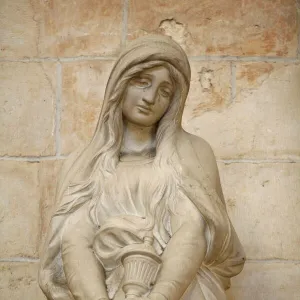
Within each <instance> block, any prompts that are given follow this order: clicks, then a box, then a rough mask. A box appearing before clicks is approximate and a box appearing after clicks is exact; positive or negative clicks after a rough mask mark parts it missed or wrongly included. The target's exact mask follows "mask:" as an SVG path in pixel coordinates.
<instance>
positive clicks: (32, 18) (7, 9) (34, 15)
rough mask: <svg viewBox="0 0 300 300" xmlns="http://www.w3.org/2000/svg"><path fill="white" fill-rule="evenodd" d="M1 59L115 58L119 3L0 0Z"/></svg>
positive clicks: (119, 31)
mask: <svg viewBox="0 0 300 300" xmlns="http://www.w3.org/2000/svg"><path fill="white" fill-rule="evenodd" d="M0 8H1V9H0V17H1V18H0V20H1V21H0V22H1V23H0V24H1V26H0V27H1V29H2V30H1V31H0V33H3V34H0V36H1V50H0V54H1V56H2V57H13V58H15V57H36V56H38V57H53V56H54V57H57V56H80V55H115V54H116V53H117V52H118V51H119V48H120V43H121V31H122V27H121V20H122V1H119V0H110V1H108V0H105V1H96V0H84V1H59V0H51V1H39V0H34V1H29V0H21V1H9V0H4V1H1V4H0Z"/></svg>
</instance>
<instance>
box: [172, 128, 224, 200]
mask: <svg viewBox="0 0 300 300" xmlns="http://www.w3.org/2000/svg"><path fill="white" fill-rule="evenodd" d="M178 142H179V143H180V144H181V145H185V146H183V147H181V149H182V151H183V152H186V153H181V154H183V155H184V154H191V155H184V156H185V158H184V161H186V160H189V161H190V162H189V166H193V165H194V166H196V165H197V164H196V163H195V162H194V161H191V160H194V159H197V160H198V163H199V164H200V165H201V166H202V168H203V171H204V172H205V173H206V175H207V176H208V177H209V178H210V184H211V187H212V188H214V189H215V190H216V192H217V193H218V195H219V197H220V199H222V201H224V198H223V193H222V188H221V184H220V178H219V170H218V166H217V161H216V157H215V155H214V152H213V150H212V148H211V146H210V145H209V143H208V142H207V141H205V140H204V139H203V138H201V137H199V136H196V135H193V134H190V133H188V132H186V131H184V130H181V131H180V132H179V134H178Z"/></svg>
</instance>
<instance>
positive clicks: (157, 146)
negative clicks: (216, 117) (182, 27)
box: [39, 36, 245, 300]
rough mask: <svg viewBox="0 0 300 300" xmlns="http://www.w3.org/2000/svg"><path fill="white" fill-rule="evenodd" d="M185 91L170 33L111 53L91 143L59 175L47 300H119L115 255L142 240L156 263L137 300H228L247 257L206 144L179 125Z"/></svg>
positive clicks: (43, 277)
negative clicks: (115, 55) (113, 60)
mask: <svg viewBox="0 0 300 300" xmlns="http://www.w3.org/2000/svg"><path fill="white" fill-rule="evenodd" d="M189 83H190V66H189V62H188V60H187V57H186V55H185V53H184V51H183V50H182V49H181V48H180V46H179V45H178V44H176V43H175V42H174V41H172V40H171V39H170V38H168V37H164V36H147V37H143V38H141V39H138V40H135V41H133V42H132V43H131V44H130V45H129V46H128V47H127V49H126V50H125V51H124V52H123V53H122V54H121V56H120V57H119V59H118V61H117V62H116V64H115V66H114V68H113V70H112V72H111V75H110V78H109V81H108V84H107V88H106V92H105V97H104V102H103V107H102V111H101V114H100V117H99V121H98V124H97V128H96V130H95V134H94V137H93V139H92V140H91V142H90V143H89V144H88V145H87V146H86V147H85V148H84V149H83V150H82V151H80V152H77V153H75V154H74V155H73V156H71V157H70V158H69V159H68V161H67V162H66V163H65V166H64V168H63V171H62V175H61V180H60V182H59V186H58V192H57V201H58V208H57V211H56V213H55V214H54V216H53V218H52V221H51V224H50V229H49V234H48V239H47V242H46V246H45V250H44V253H43V257H42V260H41V268H40V275H39V276H40V286H41V288H42V289H43V291H44V293H45V294H46V296H47V298H48V299H53V300H58V299H61V300H69V299H76V300H99V299H115V300H119V299H120V300H122V299H124V298H125V295H124V292H123V290H122V286H123V285H124V266H123V260H122V259H123V257H124V255H125V254H126V253H128V249H129V248H130V247H131V246H132V245H141V244H143V243H144V241H145V240H147V238H149V239H150V240H151V243H153V245H152V247H153V249H154V252H155V253H156V256H157V257H159V260H160V261H161V266H160V270H159V272H158V275H157V278H156V279H155V281H153V282H152V285H151V286H149V289H148V290H147V292H145V293H144V294H143V295H139V296H136V298H141V297H143V298H145V297H147V298H150V299H157V300H160V299H162V300H166V299H167V300H179V299H192V300H194V299H195V300H196V299H197V300H201V299H203V300H222V299H226V295H225V290H226V289H227V288H228V287H229V285H230V278H231V277H232V276H235V275H236V274H238V273H239V272H240V271H241V270H242V267H243V264H244V260H245V258H244V252H243V249H242V247H241V245H240V243H239V241H238V238H237V236H236V233H235V231H234V229H233V227H232V225H231V223H230V220H229V218H228V215H227V212H226V207H225V203H224V199H223V195H222V190H221V186H220V181H219V175H218V169H217V166H216V161H215V157H214V155H213V152H212V150H211V148H210V146H209V145H208V144H207V143H206V142H205V141H204V140H203V139H201V138H199V137H196V136H193V135H191V134H189V133H187V132H185V131H184V130H183V129H182V127H181V117H182V112H183V109H184V104H185V100H186V97H187V94H188V90H189ZM131 296H132V295H131Z"/></svg>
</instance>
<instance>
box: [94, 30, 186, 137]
mask: <svg viewBox="0 0 300 300" xmlns="http://www.w3.org/2000/svg"><path fill="white" fill-rule="evenodd" d="M189 84H190V66H189V62H188V59H187V57H186V54H185V53H184V51H183V50H182V48H181V47H180V46H179V45H178V44H177V43H176V42H174V41H173V40H172V39H171V38H170V37H166V36H159V35H151V36H145V37H142V38H139V39H136V40H134V41H132V42H131V43H129V45H128V46H127V47H126V49H125V50H124V51H123V52H122V53H121V55H120V57H119V58H118V60H117V61H116V63H115V65H114V67H113V69H112V72H111V74H110V78H109V80H108V83H107V88H106V91H105V97H104V102H103V107H102V112H101V115H100V118H99V122H98V126H97V129H96V132H95V136H96V135H97V132H99V131H101V130H103V129H104V128H103V127H106V125H108V126H109V124H108V123H114V124H117V123H119V122H121V119H122V117H125V118H126V119H128V120H131V121H132V122H140V121H143V124H141V125H145V126H151V125H154V124H155V123H158V122H159V121H160V120H162V121H163V119H169V120H172V122H173V123H174V121H175V124H176V125H177V126H180V123H181V116H182V111H183V107H184V102H185V100H186V96H187V93H188V90H189ZM150 98H152V99H150ZM134 101H136V103H134ZM120 126H121V125H119V127H120ZM111 129H113V128H111ZM114 129H117V128H116V126H115V128H114ZM112 131H114V130H112Z"/></svg>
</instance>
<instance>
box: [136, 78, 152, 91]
mask: <svg viewBox="0 0 300 300" xmlns="http://www.w3.org/2000/svg"><path fill="white" fill-rule="evenodd" d="M131 84H132V85H134V86H136V87H138V88H141V89H144V88H147V87H150V86H151V80H150V79H148V78H141V77H137V78H133V79H132V80H131Z"/></svg>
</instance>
